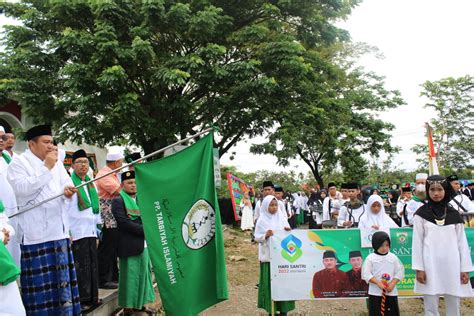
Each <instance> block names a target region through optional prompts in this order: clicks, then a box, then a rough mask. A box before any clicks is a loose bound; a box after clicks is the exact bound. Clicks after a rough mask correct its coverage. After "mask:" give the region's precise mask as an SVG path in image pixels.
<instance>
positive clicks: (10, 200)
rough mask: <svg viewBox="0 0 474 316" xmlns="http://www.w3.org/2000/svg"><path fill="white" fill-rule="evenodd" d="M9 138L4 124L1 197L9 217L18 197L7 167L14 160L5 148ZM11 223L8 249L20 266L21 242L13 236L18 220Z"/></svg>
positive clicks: (0, 141)
mask: <svg viewBox="0 0 474 316" xmlns="http://www.w3.org/2000/svg"><path fill="white" fill-rule="evenodd" d="M7 138H8V137H7V136H6V134H5V129H4V128H3V126H0V177H1V178H2V179H1V183H0V199H1V200H2V202H3V204H4V206H5V213H4V214H5V215H6V216H7V217H9V216H10V215H12V214H13V212H14V211H15V210H16V199H15V194H14V193H13V190H12V188H11V186H10V183H8V181H7V168H8V165H9V164H10V162H11V160H12V158H11V156H10V154H9V153H8V152H7V150H6V149H5V148H6V141H7ZM9 225H11V227H12V229H13V233H12V234H11V236H10V237H11V238H10V242H9V243H8V244H7V249H8V251H9V252H10V254H11V255H12V257H13V260H14V261H15V263H16V265H17V266H20V255H21V252H20V244H19V243H18V241H17V239H16V238H12V237H13V235H14V231H15V230H16V228H15V227H16V220H15V219H11V220H9Z"/></svg>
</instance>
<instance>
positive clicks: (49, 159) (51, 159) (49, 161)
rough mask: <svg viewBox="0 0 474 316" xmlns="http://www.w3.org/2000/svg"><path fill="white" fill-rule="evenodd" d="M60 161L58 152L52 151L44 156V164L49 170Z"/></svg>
mask: <svg viewBox="0 0 474 316" xmlns="http://www.w3.org/2000/svg"><path fill="white" fill-rule="evenodd" d="M57 161H58V155H57V154H56V152H54V151H52V152H50V153H48V154H47V155H46V157H45V158H44V166H45V167H46V168H48V169H49V170H51V169H53V168H54V165H56V162H57Z"/></svg>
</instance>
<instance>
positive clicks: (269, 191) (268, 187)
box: [253, 181, 275, 223]
mask: <svg viewBox="0 0 474 316" xmlns="http://www.w3.org/2000/svg"><path fill="white" fill-rule="evenodd" d="M274 194H275V185H274V184H273V182H272V181H263V184H262V200H263V199H264V198H265V197H266V196H267V195H274ZM261 204H262V202H261V200H258V201H257V202H256V203H255V209H254V214H253V219H254V221H255V223H257V219H258V217H259V216H260V206H261Z"/></svg>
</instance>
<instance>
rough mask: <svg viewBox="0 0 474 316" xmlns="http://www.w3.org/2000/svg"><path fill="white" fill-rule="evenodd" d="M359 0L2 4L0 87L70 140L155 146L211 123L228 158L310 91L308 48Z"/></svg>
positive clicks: (339, 35) (332, 35)
mask: <svg viewBox="0 0 474 316" xmlns="http://www.w3.org/2000/svg"><path fill="white" fill-rule="evenodd" d="M357 2H358V1H356V0H354V1H343V0H336V1H334V0H323V1H318V2H315V1H310V0H302V1H297V2H291V1H270V2H269V1H260V0H254V1H243V2H242V1H241V2H239V5H235V4H234V3H233V2H231V1H230V2H229V1H223V0H214V1H206V0H197V1H180V2H175V1H168V0H155V1H124V0H122V1H72V2H70V1H37V0H32V1H22V2H21V3H13V4H11V3H10V4H3V7H4V9H5V13H6V15H8V16H11V17H14V18H16V19H18V20H20V21H21V22H22V23H23V24H22V25H20V26H7V27H6V28H5V29H6V37H5V39H4V42H3V43H4V45H5V51H4V53H3V54H2V56H1V66H2V67H1V68H2V69H0V74H1V75H2V81H1V83H2V84H1V85H0V89H1V91H0V94H1V96H2V97H3V98H10V99H14V100H16V101H18V102H19V103H20V104H21V105H22V108H23V109H24V111H25V112H26V113H27V114H29V115H30V116H31V117H32V118H33V119H34V120H35V122H49V123H53V126H54V128H55V130H56V131H57V134H58V135H59V137H60V138H61V139H62V140H65V139H70V140H72V141H76V142H88V143H95V144H98V145H107V144H111V143H115V144H117V143H122V144H130V145H137V146H140V147H142V148H143V149H144V151H145V152H146V153H149V152H151V151H153V150H155V149H157V148H161V147H163V146H165V145H167V144H169V143H172V142H175V141H176V140H178V139H183V138H185V137H186V136H188V135H193V134H195V133H196V132H198V131H201V130H203V129H205V128H206V127H208V126H211V125H213V126H216V127H218V132H219V137H217V138H216V147H218V148H219V153H220V155H221V156H222V155H223V154H224V153H226V152H227V151H228V150H229V149H230V148H231V147H232V146H233V145H235V144H236V142H238V141H239V140H240V139H242V137H244V136H248V137H252V136H254V135H256V134H261V133H263V132H264V131H265V130H266V129H268V128H270V127H272V126H273V124H274V120H273V113H274V111H278V110H279V109H282V108H284V107H286V106H287V104H286V102H284V100H285V98H287V97H291V96H292V95H295V94H298V93H299V94H302V95H304V94H305V93H306V91H304V90H301V88H305V89H312V87H311V86H308V85H306V84H307V83H306V82H304V85H302V84H301V82H300V81H301V80H302V78H304V77H305V76H306V74H307V73H309V72H312V71H313V69H312V68H311V67H309V63H308V61H306V60H305V57H304V56H305V51H306V49H308V48H312V47H318V46H323V45H325V44H326V43H331V42H336V41H338V40H340V39H343V38H347V34H346V33H345V32H344V31H341V30H339V29H337V28H336V27H335V26H333V25H332V24H331V23H332V22H333V21H335V20H336V19H337V18H341V17H345V16H347V15H348V14H349V13H350V10H351V8H352V7H353V6H355V5H356V4H357Z"/></svg>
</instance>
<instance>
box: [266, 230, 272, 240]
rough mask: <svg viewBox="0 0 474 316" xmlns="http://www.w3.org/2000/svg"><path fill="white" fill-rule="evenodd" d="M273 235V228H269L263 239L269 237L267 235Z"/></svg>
mask: <svg viewBox="0 0 474 316" xmlns="http://www.w3.org/2000/svg"><path fill="white" fill-rule="evenodd" d="M272 236H273V230H271V229H269V230H267V232H266V233H265V239H267V238H269V237H272Z"/></svg>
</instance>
